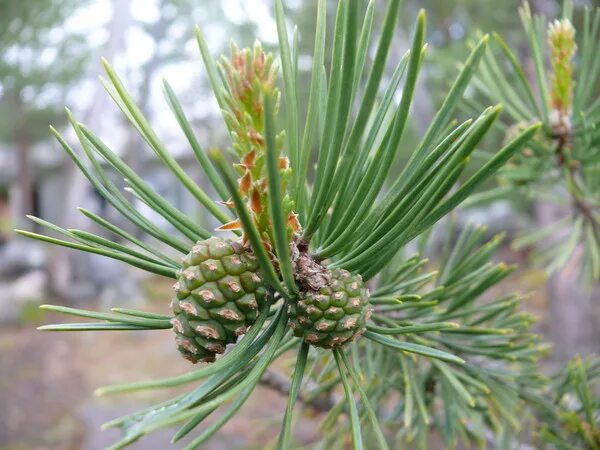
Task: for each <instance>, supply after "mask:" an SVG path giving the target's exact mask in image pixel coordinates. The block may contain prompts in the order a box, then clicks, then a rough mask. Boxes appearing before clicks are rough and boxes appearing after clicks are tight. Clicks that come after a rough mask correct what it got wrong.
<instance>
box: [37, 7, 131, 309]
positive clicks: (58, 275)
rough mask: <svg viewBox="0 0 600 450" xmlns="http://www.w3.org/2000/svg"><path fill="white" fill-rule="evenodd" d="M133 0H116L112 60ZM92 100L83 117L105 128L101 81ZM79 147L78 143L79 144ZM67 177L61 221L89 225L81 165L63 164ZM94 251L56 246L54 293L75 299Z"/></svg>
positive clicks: (96, 67)
mask: <svg viewBox="0 0 600 450" xmlns="http://www.w3.org/2000/svg"><path fill="white" fill-rule="evenodd" d="M130 6H131V0H112V18H111V20H110V21H109V22H108V26H107V29H108V32H109V36H110V38H109V39H108V42H107V43H106V46H105V48H104V49H103V52H102V53H103V55H104V56H105V57H106V58H108V59H109V60H110V59H112V58H113V57H114V56H115V55H117V54H118V53H119V52H120V51H121V50H122V49H123V48H124V47H125V43H126V42H125V35H126V32H127V28H128V27H129V25H130V23H131V13H130ZM100 70H101V65H100V62H99V58H98V61H97V62H96V63H95V64H92V69H91V70H90V71H91V72H93V75H94V77H95V76H96V75H97V74H98V73H99V72H100ZM91 98H92V101H91V102H90V103H89V106H88V108H87V110H86V111H84V113H83V114H82V121H83V122H84V123H86V124H87V125H88V126H89V127H90V128H92V129H99V128H101V120H102V118H103V117H104V113H103V112H104V111H105V110H106V108H107V106H108V95H106V93H105V91H104V89H103V88H102V86H101V85H100V83H98V84H97V85H96V88H95V90H94V91H93V92H92V94H91ZM75 148H77V146H75ZM63 172H64V174H65V177H66V179H67V180H68V181H67V182H66V185H65V186H66V192H65V199H64V201H63V202H60V205H61V212H60V215H59V216H58V217H59V222H64V223H60V225H63V226H65V227H69V228H86V227H87V228H89V226H90V225H89V222H88V221H85V220H84V218H83V216H82V214H80V213H79V211H78V210H77V207H78V206H82V205H85V203H86V197H87V196H88V193H89V189H90V188H89V185H88V182H87V179H86V178H85V176H84V175H83V173H82V172H81V171H80V170H78V169H77V166H76V165H75V164H72V163H71V161H67V163H66V165H65V167H64V168H63ZM89 257H90V255H87V254H80V253H73V252H71V251H69V250H68V249H64V248H62V247H56V246H53V247H52V249H51V250H50V261H49V265H48V275H49V277H48V279H49V285H50V290H51V293H52V294H53V295H56V296H58V297H60V298H66V299H70V300H74V299H73V298H72V297H73V289H72V286H73V282H74V280H75V279H76V278H77V273H75V272H76V271H75V270H74V268H77V267H81V268H85V266H86V264H85V262H86V261H87V260H88V259H89Z"/></svg>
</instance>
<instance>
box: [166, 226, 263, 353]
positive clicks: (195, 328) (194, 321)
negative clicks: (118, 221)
mask: <svg viewBox="0 0 600 450" xmlns="http://www.w3.org/2000/svg"><path fill="white" fill-rule="evenodd" d="M174 289H175V294H176V297H175V298H174V299H173V301H172V302H171V308H172V310H173V315H174V317H173V319H171V323H172V325H173V330H174V331H175V334H176V337H175V340H176V342H177V347H178V349H179V351H180V352H181V354H182V355H183V356H184V357H185V358H186V359H188V360H190V361H191V362H193V363H196V362H198V361H202V362H212V361H214V360H215V356H216V355H217V354H219V353H223V352H224V351H225V347H226V346H227V344H232V343H235V342H236V340H237V338H238V336H241V335H242V334H244V333H246V331H247V329H248V327H249V326H251V325H252V324H253V323H254V322H255V321H256V318H257V317H258V313H259V311H260V308H261V306H262V304H263V302H264V301H265V296H266V289H265V287H264V285H263V282H262V279H261V277H260V273H259V271H258V264H257V262H256V259H255V257H254V255H253V254H252V253H251V251H250V250H248V249H247V248H245V247H244V246H243V245H242V244H241V243H240V242H238V241H235V240H232V239H223V238H216V237H212V238H210V239H207V240H205V241H199V242H197V243H196V245H194V247H193V248H192V251H191V252H190V253H188V254H187V255H186V256H185V257H183V258H182V268H181V270H180V271H179V272H178V273H177V283H175V285H174Z"/></svg>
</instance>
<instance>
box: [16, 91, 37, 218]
mask: <svg viewBox="0 0 600 450" xmlns="http://www.w3.org/2000/svg"><path fill="white" fill-rule="evenodd" d="M11 100H12V105H13V108H14V109H13V112H14V115H15V117H25V111H24V105H23V99H22V98H21V91H20V90H17V91H16V92H15V93H14V95H13V96H12V98H11ZM13 141H14V142H15V145H16V151H17V152H16V153H17V189H16V198H15V199H14V201H12V202H11V203H12V209H13V214H12V215H13V217H14V220H15V224H16V225H17V226H18V227H19V228H24V229H30V228H31V227H32V224H31V221H29V220H25V215H26V214H33V212H34V211H33V178H32V175H31V161H30V154H31V141H30V139H29V136H28V131H27V125H26V123H23V121H19V123H18V124H17V126H16V128H15V130H14V140H13Z"/></svg>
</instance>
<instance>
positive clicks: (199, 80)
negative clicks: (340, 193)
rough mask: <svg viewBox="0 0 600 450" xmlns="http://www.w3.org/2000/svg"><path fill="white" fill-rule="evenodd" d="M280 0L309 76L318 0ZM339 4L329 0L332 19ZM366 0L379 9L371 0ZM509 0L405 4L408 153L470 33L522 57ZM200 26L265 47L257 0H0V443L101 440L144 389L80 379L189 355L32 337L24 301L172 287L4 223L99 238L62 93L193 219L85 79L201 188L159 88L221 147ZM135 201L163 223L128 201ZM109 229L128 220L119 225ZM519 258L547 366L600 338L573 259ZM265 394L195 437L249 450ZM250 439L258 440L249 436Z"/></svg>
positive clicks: (150, 445) (261, 430)
mask: <svg viewBox="0 0 600 450" xmlns="http://www.w3.org/2000/svg"><path fill="white" fill-rule="evenodd" d="M284 3H285V6H286V8H287V14H288V18H289V19H290V22H293V23H296V24H297V25H298V27H299V48H300V55H301V57H300V59H299V68H300V70H301V75H302V76H304V77H305V78H307V77H308V69H309V68H310V65H311V57H310V54H311V53H312V46H313V37H314V36H313V35H314V33H313V28H314V18H315V15H316V1H301V0H286V1H285V2H284ZM335 3H336V2H334V1H331V2H329V5H328V7H329V8H330V14H329V20H330V21H331V20H333V16H334V14H333V13H334V8H335ZM376 3H377V14H378V15H379V16H380V15H381V14H382V13H383V9H384V8H385V1H378V2H376ZM593 3H594V2H593V1H591V2H590V1H588V2H587V3H585V2H583V1H579V2H576V5H577V7H581V6H583V5H584V4H588V5H590V4H593ZM519 4H520V1H518V0H503V1H501V2H499V1H497V0H448V1H444V2H441V1H436V0H425V1H419V0H405V2H404V7H403V10H402V18H401V26H400V28H399V29H398V30H397V33H396V42H397V43H396V45H395V46H394V47H393V50H392V51H393V53H394V54H393V57H392V61H391V62H392V63H394V62H395V61H397V60H398V59H399V58H400V56H401V55H402V54H403V53H404V52H405V51H406V49H407V47H408V41H409V39H410V30H411V28H412V25H413V23H414V18H415V17H416V14H417V12H418V9H420V8H422V7H424V8H425V9H426V10H427V12H428V31H427V33H428V39H427V40H428V42H429V43H430V49H429V50H428V57H427V59H426V64H425V66H424V69H423V70H422V74H421V75H422V76H421V80H420V84H419V87H418V90H417V93H416V101H415V102H414V107H413V108H414V109H413V112H412V116H411V125H412V129H411V130H410V133H408V136H407V137H406V138H405V143H406V148H410V145H411V142H414V141H415V140H416V139H417V137H418V136H419V135H420V134H421V133H422V132H423V131H424V129H425V128H426V126H427V124H428V123H429V121H430V118H431V117H432V115H433V113H434V112H435V110H436V107H437V105H439V103H440V101H441V99H442V94H443V93H444V91H445V89H446V88H447V87H448V85H449V83H450V82H451V81H452V79H453V77H454V75H455V73H456V68H457V63H458V62H459V61H462V60H463V59H464V58H465V57H466V54H467V53H468V44H469V43H470V42H471V40H472V39H473V38H474V37H476V36H477V33H478V32H479V30H483V31H485V32H488V31H497V32H499V33H500V34H502V35H503V36H504V37H505V39H506V40H507V41H509V43H511V44H512V46H513V48H516V49H521V54H520V57H521V58H523V59H524V60H526V59H527V58H528V57H529V56H528V55H527V53H526V46H525V44H524V37H523V35H522V32H521V28H520V23H519V20H518V16H517V8H518V6H519ZM596 5H598V2H597V0H596ZM531 6H532V9H533V10H534V11H536V12H540V13H543V14H546V15H548V16H549V17H552V16H554V15H556V14H558V13H559V11H560V5H559V2H557V1H555V0H533V1H531ZM377 21H378V18H377V17H376V18H375V23H378V22H377ZM196 23H198V24H201V25H202V27H203V30H204V32H205V34H206V37H207V41H208V42H209V45H210V46H211V51H212V53H213V55H215V56H216V55H218V54H220V53H224V52H227V51H228V45H229V41H230V39H234V40H236V41H237V42H238V44H239V45H240V46H248V45H251V44H252V43H253V41H254V40H255V39H259V40H261V41H262V42H263V44H264V45H265V46H266V47H267V48H269V47H271V48H272V47H274V46H275V45H276V39H277V33H276V28H275V24H274V19H273V11H272V6H271V2H270V0H224V1H220V0H0V404H1V405H2V408H0V449H4V450H25V449H27V450H29V449H61V450H63V449H64V450H68V449H99V448H103V447H105V446H106V445H108V444H109V443H110V442H111V441H113V440H114V438H115V436H116V434H115V433H116V432H114V431H106V432H101V431H99V428H100V425H101V424H102V423H103V422H105V421H107V420H109V419H111V418H114V417H115V416H118V415H122V414H125V413H127V412H130V411H133V410H136V409H138V408H139V407H140V406H143V405H144V404H146V403H147V402H149V401H152V400H157V399H155V398H152V397H150V396H149V395H148V394H145V395H137V396H128V397H126V398H108V399H95V398H93V389H94V388H96V387H98V386H101V385H106V384H110V383H116V382H125V381H132V380H137V379H144V378H150V377H152V378H157V377H161V376H167V375H173V374H178V373H182V372H183V371H185V370H187V369H188V368H189V366H188V363H187V362H186V361H184V360H183V359H182V358H179V357H178V356H177V354H176V350H175V346H174V344H173V342H172V338H171V335H170V332H169V331H168V330H167V331H164V332H151V333H150V332H136V333H119V334H112V333H104V334H102V335H101V334H99V333H96V332H90V333H85V334H84V333H81V334H52V335H50V334H42V333H40V332H37V331H36V330H35V327H36V326H37V325H39V324H41V323H47V322H52V321H56V320H63V319H62V318H57V317H53V316H51V315H47V314H43V313H42V312H41V311H40V310H38V308H37V307H38V306H39V305H40V304H43V303H55V304H65V305H71V306H76V307H85V308H90V309H96V308H97V309H108V308H110V307H111V306H115V305H117V304H118V305H120V306H126V307H127V306H136V307H143V308H145V309H149V310H155V311H161V312H164V311H166V310H167V308H168V303H169V300H170V289H171V288H170V284H171V282H170V280H166V279H162V278H159V277H150V276H149V275H147V274H145V273H142V272H141V271H138V270H134V269H131V268H129V267H128V266H125V265H124V264H122V263H119V262H117V261H113V260H108V259H105V258H101V257H97V256H94V255H89V254H82V253H77V252H74V251H70V250H65V249H62V248H58V247H51V246H48V245H44V244H40V243H38V242H34V241H28V240H25V239H23V238H18V237H17V236H16V235H15V234H14V233H13V232H12V230H13V229H14V228H21V229H27V230H36V226H35V224H34V223H33V222H31V221H29V220H28V219H27V218H26V215H27V214H32V215H35V216H38V217H41V218H42V219H45V220H48V221H50V222H53V223H56V224H57V225H59V226H61V227H64V228H79V229H84V230H92V231H94V232H95V233H101V231H100V230H98V229H95V228H94V227H93V226H92V223H91V222H90V221H87V220H86V219H85V217H84V216H83V215H81V214H80V213H79V212H78V210H77V207H80V206H83V207H85V208H86V209H88V210H90V211H92V212H94V213H96V214H99V215H101V216H103V217H107V218H110V219H111V221H117V223H118V221H119V217H118V215H117V214H116V212H115V211H114V210H112V209H111V208H110V207H108V205H106V203H105V202H104V201H103V199H102V197H101V196H100V195H98V194H97V193H96V192H95V191H94V190H93V189H92V188H91V186H90V185H89V183H88V182H87V180H86V179H85V178H84V176H83V175H82V174H81V172H79V171H78V170H76V167H75V165H74V164H73V163H72V161H71V160H69V159H68V157H67V156H66V155H65V154H64V153H63V152H62V150H61V149H60V148H59V145H58V143H57V142H56V141H54V140H53V139H51V135H50V133H49V131H48V125H49V124H53V125H54V126H55V127H56V128H57V129H59V131H61V132H64V134H65V136H66V137H67V139H68V140H69V141H70V142H71V143H74V142H75V140H74V136H73V133H72V132H71V131H69V130H68V129H67V127H66V116H65V114H64V110H63V107H64V106H65V105H68V107H69V108H70V109H71V110H72V112H73V114H74V115H75V117H76V118H77V119H78V120H80V121H82V122H84V123H85V124H86V125H87V126H88V127H89V128H91V129H93V130H94V131H95V132H96V134H98V135H99V136H100V137H102V138H103V139H104V140H105V142H106V143H108V144H109V145H110V146H111V148H112V149H113V150H115V151H117V152H118V153H119V154H120V155H121V156H122V157H123V158H124V159H125V160H126V161H127V162H128V164H130V165H131V166H132V167H133V168H134V169H135V170H136V171H138V173H140V175H141V176H142V177H143V178H145V179H146V180H147V181H148V182H149V184H151V186H152V187H153V188H155V189H156V190H157V191H158V192H159V193H160V194H161V195H163V196H164V197H166V198H167V199H169V200H170V201H171V202H172V203H173V204H174V205H176V206H177V207H178V208H180V209H181V210H183V211H185V212H186V213H188V214H190V215H192V216H194V217H197V219H198V220H199V221H204V220H205V218H204V217H202V216H201V215H200V213H201V211H200V210H199V209H198V207H197V205H196V204H195V202H194V201H193V199H192V198H191V197H189V196H188V195H187V192H184V189H183V188H182V187H181V186H180V185H179V184H178V183H176V182H174V181H173V178H172V177H171V175H170V174H169V173H167V172H166V170H165V169H164V168H162V167H161V166H160V164H158V163H157V161H156V160H155V159H154V158H153V154H152V152H151V150H150V149H148V148H147V147H146V146H145V145H144V142H143V140H142V138H141V137H140V136H139V135H138V134H137V133H136V131H135V129H134V128H133V127H131V126H128V125H127V124H126V119H125V118H124V117H123V115H122V114H121V113H120V112H119V110H118V108H117V107H116V106H115V105H114V104H113V103H112V101H111V99H110V97H109V96H108V95H107V94H106V92H105V91H104V89H103V87H102V85H101V83H100V82H99V80H98V75H100V74H101V73H102V67H101V64H100V57H102V56H103V57H105V58H107V59H108V60H109V61H110V62H111V64H112V65H113V67H114V68H115V69H116V70H117V72H118V73H119V74H120V76H121V77H122V79H123V81H124V82H125V84H126V86H127V87H128V89H129V91H130V93H131V94H132V96H133V97H134V99H135V100H136V101H137V102H138V105H139V107H140V108H141V110H142V111H143V112H144V114H145V115H146V116H147V117H148V119H149V121H150V122H151V123H152V124H153V126H154V127H155V130H156V131H157V133H158V134H159V135H160V136H161V138H162V139H163V141H164V142H166V143H167V146H168V148H169V150H170V151H171V152H172V153H173V154H174V155H175V156H176V158H177V159H178V161H179V162H180V164H182V165H183V166H184V167H185V168H187V169H189V172H190V173H191V174H192V176H194V178H195V179H196V180H197V181H198V182H200V183H201V182H202V180H201V177H200V175H199V170H198V168H196V167H195V164H196V163H195V159H194V157H193V154H192V152H191V150H190V149H189V148H188V147H187V143H186V141H185V138H184V136H183V134H182V133H181V131H180V130H179V129H178V127H177V124H176V122H175V120H174V119H173V117H172V115H171V113H170V111H169V110H168V108H167V106H166V103H165V101H164V98H163V95H162V92H161V88H160V82H161V79H162V78H163V77H165V78H167V79H168V80H169V82H170V83H171V85H172V86H173V88H174V90H175V91H176V93H177V95H178V97H179V98H180V99H181V101H182V103H183V106H184V108H185V110H186V113H187V114H188V116H189V118H190V119H191V120H192V123H193V125H194V127H195V131H196V134H197V136H199V138H200V140H201V144H202V145H203V146H204V147H205V148H209V147H211V146H217V147H221V148H225V147H227V145H228V143H227V138H226V134H225V128H224V126H223V124H222V123H221V119H220V113H219V111H218V108H217V104H216V102H215V100H214V99H213V97H212V95H211V93H210V91H209V88H208V82H207V79H206V76H205V73H204V71H203V67H202V64H201V60H200V56H199V52H198V49H197V46H196V43H195V40H194V39H193V27H194V24H196ZM330 29H331V28H330ZM376 29H377V28H376ZM392 66H393V64H391V65H390V69H391V67H392ZM305 81H306V80H305ZM300 85H301V86H302V85H304V86H307V83H302V82H301V83H300ZM306 97H307V95H305V96H303V95H301V96H300V98H301V99H302V98H306ZM137 206H138V207H139V209H140V211H142V212H143V213H144V214H145V215H146V216H147V217H149V218H150V219H151V220H153V221H156V222H158V223H160V224H161V225H163V226H164V227H165V228H168V225H167V224H164V223H163V221H162V219H161V218H160V217H154V216H153V215H152V213H151V212H150V211H149V210H147V209H145V207H144V205H143V204H142V203H140V204H139V205H137ZM539 210H540V207H539V205H522V204H521V205H518V206H515V204H513V203H507V202H498V203H494V204H492V205H487V206H485V207H481V208H472V209H469V210H468V211H464V212H462V213H461V214H460V216H459V221H460V222H466V221H469V220H471V221H477V222H479V223H482V224H485V225H488V226H489V228H490V233H495V232H498V231H501V230H507V231H508V232H509V235H510V234H511V233H515V232H516V231H518V230H519V229H520V228H523V227H531V226H535V223H536V220H538V218H539ZM542 210H543V208H542ZM120 226H122V227H123V228H125V229H127V230H129V231H131V232H134V230H132V229H131V228H128V224H127V223H121V225H120ZM434 256H435V255H434ZM527 257H528V255H527V254H526V253H515V252H513V251H511V250H510V247H509V245H508V244H507V245H506V248H505V249H504V251H503V253H502V254H501V255H499V258H502V259H504V260H506V261H508V262H517V263H519V264H520V266H521V268H520V270H518V271H516V272H515V274H514V275H512V277H511V279H510V281H509V283H512V286H510V287H511V288H512V289H513V290H514V289H516V290H521V291H525V292H532V297H531V301H530V302H529V308H530V309H531V310H532V311H534V312H535V313H536V314H538V315H539V316H540V322H539V324H538V331H540V332H542V333H544V335H545V337H546V339H548V340H550V341H551V342H552V343H553V344H554V346H555V353H554V356H553V359H552V360H549V361H548V366H549V367H550V366H552V365H556V364H558V363H560V362H564V360H565V359H567V358H568V356H570V355H573V354H575V353H580V354H587V353H590V352H591V351H596V352H598V351H600V336H599V334H598V333H599V331H598V323H599V320H598V314H599V312H598V308H599V305H600V293H599V292H598V289H597V288H596V289H595V290H593V291H591V292H590V291H586V290H584V289H582V288H581V287H579V286H578V284H577V281H576V279H575V276H574V273H573V272H574V271H573V270H569V267H567V268H566V269H564V270H563V271H561V272H559V273H557V274H555V275H553V276H551V277H547V276H546V275H545V274H544V273H543V272H542V271H539V270H536V269H533V268H532V266H531V265H530V264H528V263H527ZM594 298H595V300H596V302H595V303H596V305H594V304H593V299H594ZM140 349H143V352H141V351H140ZM261 390H262V391H264V392H261V393H260V394H259V395H255V396H253V397H252V399H251V401H250V402H249V404H248V405H246V406H245V407H244V408H243V409H242V412H241V414H239V415H238V416H237V417H236V418H235V419H234V420H233V421H231V422H230V423H229V424H228V425H226V426H225V428H224V429H223V431H222V432H221V434H220V435H219V437H217V438H216V439H213V440H212V441H211V442H210V443H209V444H207V447H206V448H209V449H215V450H216V449H232V448H243V449H246V448H263V445H264V443H267V442H269V441H270V440H272V439H273V438H274V437H275V436H276V433H277V430H278V428H279V420H280V418H281V415H282V411H283V409H284V405H285V398H284V397H283V396H281V395H280V394H277V393H275V392H273V391H270V390H268V389H266V388H261ZM317 419H318V417H315V418H306V420H303V421H302V422H301V423H300V424H299V431H298V436H299V438H300V440H301V441H304V442H306V443H307V444H309V443H310V442H311V439H313V438H314V433H315V428H316V426H315V423H317V422H316V420H317ZM169 440H170V435H169V434H168V433H165V434H161V433H158V434H157V435H155V436H154V439H146V440H144V441H142V442H141V443H140V444H137V446H134V447H132V448H135V449H150V450H152V449H164V448H167V447H168V442H169ZM252 442H253V443H257V442H259V443H261V444H256V445H255V447H252V446H251V444H250V443H252ZM173 448H178V447H173Z"/></svg>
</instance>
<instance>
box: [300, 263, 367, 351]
mask: <svg viewBox="0 0 600 450" xmlns="http://www.w3.org/2000/svg"><path fill="white" fill-rule="evenodd" d="M330 275H331V277H330V280H329V283H328V284H327V285H326V286H323V287H321V288H320V289H319V291H318V292H313V291H307V292H303V293H301V294H300V297H299V299H298V301H297V302H296V303H294V304H291V305H290V327H291V328H292V330H293V332H294V336H297V337H303V338H304V340H305V341H306V342H308V343H309V344H312V345H314V346H317V347H323V348H337V347H340V346H342V345H344V344H345V343H347V342H350V341H352V340H353V339H354V338H356V337H357V336H360V335H361V334H362V333H363V332H364V331H365V325H366V321H367V319H368V318H369V316H370V315H371V311H372V310H371V307H370V303H369V291H368V289H367V288H366V287H365V285H364V283H363V281H362V278H361V276H360V275H352V274H351V273H350V272H348V271H347V270H343V269H334V270H333V271H331V272H330Z"/></svg>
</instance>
